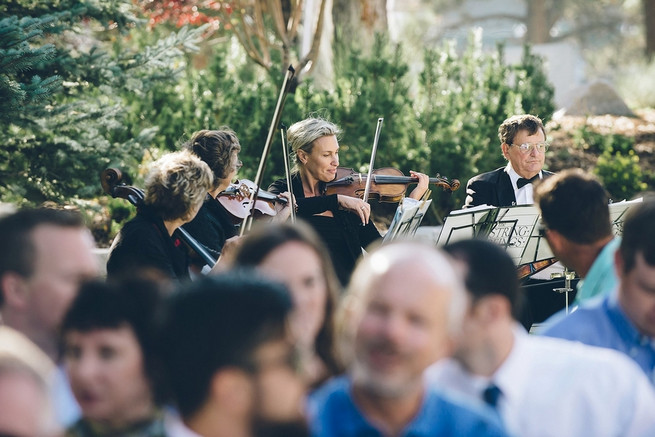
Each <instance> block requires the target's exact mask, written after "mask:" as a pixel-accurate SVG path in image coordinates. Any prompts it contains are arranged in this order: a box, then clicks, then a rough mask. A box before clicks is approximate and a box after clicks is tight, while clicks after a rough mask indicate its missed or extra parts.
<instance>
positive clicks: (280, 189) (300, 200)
mask: <svg viewBox="0 0 655 437" xmlns="http://www.w3.org/2000/svg"><path fill="white" fill-rule="evenodd" d="M293 185H294V187H293V195H294V196H295V198H296V203H297V204H298V216H299V217H309V216H312V215H314V214H320V213H322V212H325V211H332V212H334V211H337V210H338V209H339V201H338V199H337V195H336V194H330V195H329V196H314V197H305V196H304V194H303V193H302V192H301V190H302V185H299V184H295V183H294V184H293ZM268 191H270V192H271V193H273V194H280V193H284V192H285V191H288V189H287V181H286V180H285V179H278V180H277V181H275V182H273V183H272V184H271V185H270V186H269V187H268Z"/></svg>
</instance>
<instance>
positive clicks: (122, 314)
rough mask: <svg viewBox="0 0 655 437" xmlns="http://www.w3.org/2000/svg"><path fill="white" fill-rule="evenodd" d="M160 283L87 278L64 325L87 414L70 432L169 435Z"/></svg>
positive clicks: (69, 367) (67, 354) (83, 436)
mask: <svg viewBox="0 0 655 437" xmlns="http://www.w3.org/2000/svg"><path fill="white" fill-rule="evenodd" d="M160 302H161V297H160V289H159V287H158V285H157V283H156V282H151V281H146V280H141V279H129V280H122V281H120V282H110V283H104V282H88V283H86V284H84V285H83V286H82V287H81V289H80V292H79V294H78V296H77V297H76V299H75V300H74V301H73V304H72V305H71V308H70V310H69V311H68V313H67V314H66V316H65V318H64V321H63V324H62V327H61V341H62V347H63V352H64V363H65V366H66V371H67V372H68V376H69V379H70V383H71V387H72V389H73V393H74V394H75V398H76V399H77V401H78V402H79V405H80V407H81V409H82V418H81V419H80V420H79V421H78V422H76V423H75V424H74V425H73V426H71V427H70V428H69V429H68V430H67V433H66V435H67V436H71V437H72V436H75V437H89V436H117V435H122V436H126V435H138V436H164V435H165V434H164V421H163V414H162V413H161V412H160V411H159V409H158V408H157V399H158V396H157V393H155V390H156V389H158V388H159V387H161V381H160V380H159V367H158V364H157V363H158V361H157V358H156V353H155V352H156V336H155V332H154V329H155V321H154V317H155V315H156V314H157V311H158V308H159V307H160Z"/></svg>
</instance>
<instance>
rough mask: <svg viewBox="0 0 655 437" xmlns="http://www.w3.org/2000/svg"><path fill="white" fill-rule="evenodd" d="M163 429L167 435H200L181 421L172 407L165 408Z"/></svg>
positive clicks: (171, 436)
mask: <svg viewBox="0 0 655 437" xmlns="http://www.w3.org/2000/svg"><path fill="white" fill-rule="evenodd" d="M164 430H165V431H166V435H167V436H169V437H202V436H201V435H200V434H198V433H196V432H194V431H191V429H189V428H188V427H187V426H186V425H185V424H184V422H182V419H181V418H180V416H179V414H178V413H177V412H176V411H174V410H172V409H167V410H166V412H165V413H164Z"/></svg>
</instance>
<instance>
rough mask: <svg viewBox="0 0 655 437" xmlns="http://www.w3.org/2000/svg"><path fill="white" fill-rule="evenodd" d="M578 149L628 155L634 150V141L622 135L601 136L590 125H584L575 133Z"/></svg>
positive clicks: (575, 142)
mask: <svg viewBox="0 0 655 437" xmlns="http://www.w3.org/2000/svg"><path fill="white" fill-rule="evenodd" d="M573 143H574V144H575V145H576V147H578V148H581V149H583V150H589V151H592V152H595V153H604V152H609V153H611V154H623V155H625V154H628V153H629V152H630V151H632V150H633V149H634V139H632V138H630V137H626V136H625V135H620V134H601V133H599V132H596V131H594V130H593V129H592V128H591V127H590V126H589V125H584V126H582V127H580V128H579V129H577V130H575V131H574V132H573Z"/></svg>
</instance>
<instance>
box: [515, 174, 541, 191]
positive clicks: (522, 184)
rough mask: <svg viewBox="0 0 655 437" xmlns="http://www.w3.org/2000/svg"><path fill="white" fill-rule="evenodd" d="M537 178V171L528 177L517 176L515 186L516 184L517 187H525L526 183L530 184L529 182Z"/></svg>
mask: <svg viewBox="0 0 655 437" xmlns="http://www.w3.org/2000/svg"><path fill="white" fill-rule="evenodd" d="M538 179H539V173H537V174H536V175H534V176H532V177H531V178H530V179H526V178H519V180H518V181H516V186H517V187H518V188H523V187H525V186H526V185H528V184H531V183H533V182H534V181H536V180H538Z"/></svg>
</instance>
